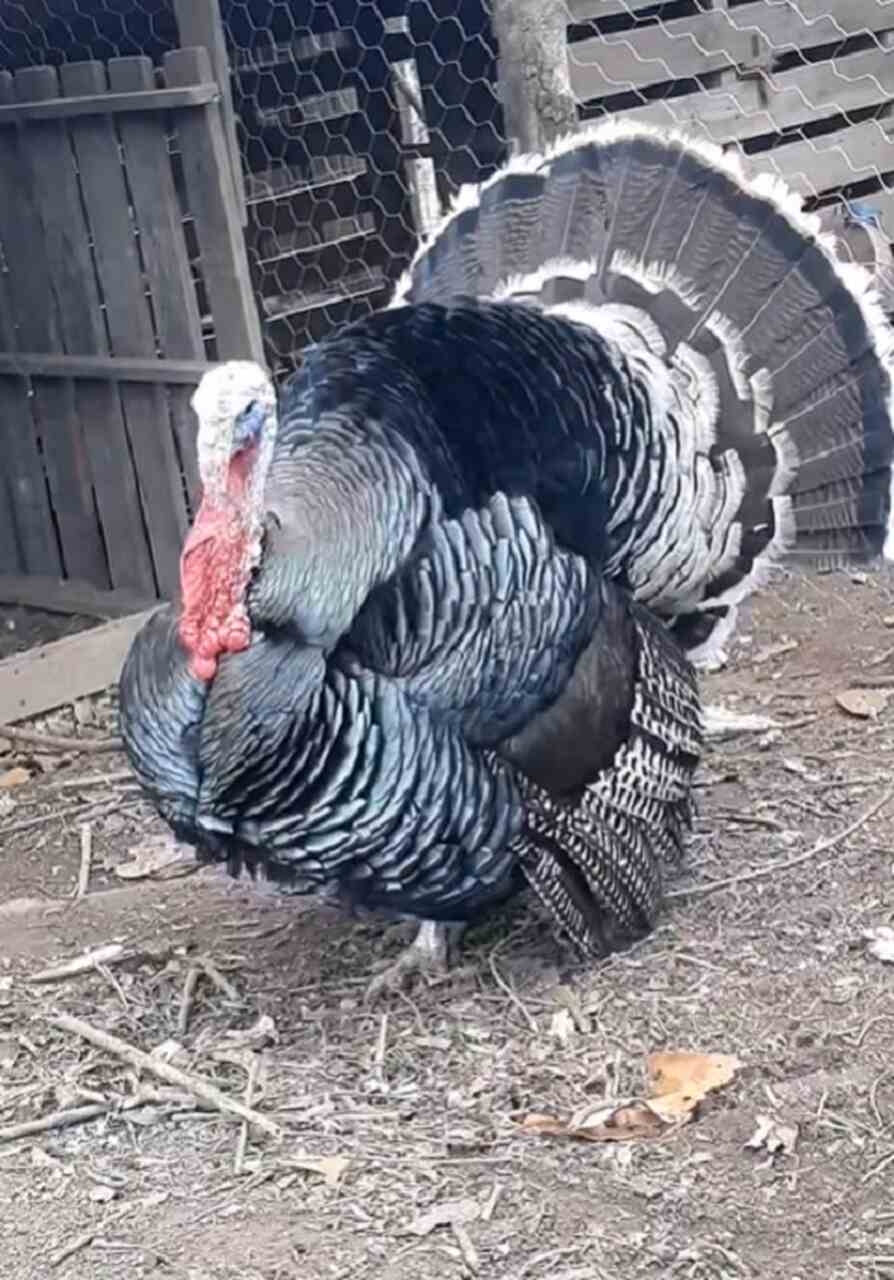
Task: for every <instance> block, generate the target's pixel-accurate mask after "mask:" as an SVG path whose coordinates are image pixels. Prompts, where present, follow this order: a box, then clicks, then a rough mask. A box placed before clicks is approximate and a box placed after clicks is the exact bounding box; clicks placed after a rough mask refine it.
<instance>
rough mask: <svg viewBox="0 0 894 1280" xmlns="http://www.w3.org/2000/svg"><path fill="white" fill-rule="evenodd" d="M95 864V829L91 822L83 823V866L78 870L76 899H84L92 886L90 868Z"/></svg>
mask: <svg viewBox="0 0 894 1280" xmlns="http://www.w3.org/2000/svg"><path fill="white" fill-rule="evenodd" d="M92 862H93V828H92V827H91V825H90V823H89V822H82V823H81V865H80V867H79V868H78V887H77V889H76V890H75V897H76V898H83V897H84V896H85V895H86V893H87V889H88V888H89V886H90V866H91V864H92Z"/></svg>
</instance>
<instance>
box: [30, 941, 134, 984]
mask: <svg viewBox="0 0 894 1280" xmlns="http://www.w3.org/2000/svg"><path fill="white" fill-rule="evenodd" d="M127 954H131V955H132V954H133V952H130V953H128V952H126V951H125V949H124V947H123V946H122V945H121V943H120V942H110V943H109V945H108V946H106V947H97V948H96V950H95V951H88V952H87V953H86V954H85V955H82V956H75V958H74V959H73V960H67V961H66V962H65V964H58V965H53V967H52V968H50V969H41V970H40V971H39V972H38V973H32V975H31V977H30V978H29V979H28V981H29V982H61V981H62V980H63V979H64V978H74V977H77V975H78V974H79V973H88V972H91V971H93V970H95V969H96V966H97V965H98V964H118V963H119V962H120V961H121V960H123V959H124V958H125V956H126V955H127Z"/></svg>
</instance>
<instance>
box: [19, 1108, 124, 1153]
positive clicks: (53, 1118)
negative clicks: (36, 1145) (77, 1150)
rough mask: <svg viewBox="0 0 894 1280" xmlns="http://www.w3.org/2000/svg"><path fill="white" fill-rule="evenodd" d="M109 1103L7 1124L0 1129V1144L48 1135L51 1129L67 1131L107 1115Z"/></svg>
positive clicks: (109, 1109) (55, 1112) (52, 1112)
mask: <svg viewBox="0 0 894 1280" xmlns="http://www.w3.org/2000/svg"><path fill="white" fill-rule="evenodd" d="M111 1110H112V1105H111V1103H108V1102H91V1103H88V1104H87V1105H86V1106H83V1107H71V1108H70V1109H69V1110H68V1111H51V1112H50V1114H49V1115H47V1116H40V1118H39V1119H37V1120H22V1121H21V1122H20V1123H19V1124H7V1125H4V1126H3V1128H2V1129H0V1143H3V1142H15V1140H16V1138H29V1137H31V1136H32V1135H33V1134H35V1133H49V1132H50V1130H51V1129H67V1128H68V1127H69V1126H70V1125H73V1124H84V1123H85V1121H87V1120H95V1119H96V1117H97V1116H104V1115H107V1114H108V1112H109V1111H111Z"/></svg>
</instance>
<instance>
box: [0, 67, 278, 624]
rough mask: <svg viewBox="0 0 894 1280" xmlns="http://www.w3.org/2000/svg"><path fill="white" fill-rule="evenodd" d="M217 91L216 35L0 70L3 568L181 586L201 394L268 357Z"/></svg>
mask: <svg viewBox="0 0 894 1280" xmlns="http://www.w3.org/2000/svg"><path fill="white" fill-rule="evenodd" d="M219 98H220V92H219V87H218V84H217V82H216V81H215V78H214V76H213V74H212V70H211V65H210V61H209V58H208V54H207V53H206V51H205V49H203V48H195V49H181V50H177V51H175V52H172V53H170V54H169V55H168V56H167V58H166V59H165V63H164V79H163V85H161V86H159V83H158V81H157V76H156V72H155V71H154V70H153V67H152V64H151V62H150V61H149V60H148V59H145V58H120V59H115V60H113V61H111V62H109V63H108V64H103V63H100V62H83V63H71V64H68V65H65V66H63V67H62V68H61V70H60V71H57V70H56V68H53V67H48V66H44V67H29V68H26V69H23V70H21V71H17V72H16V73H15V74H14V75H11V74H9V73H8V72H3V73H0V189H2V192H3V198H2V200H0V245H2V250H3V255H4V257H5V267H6V270H5V272H4V273H2V274H0V289H2V290H3V292H2V295H0V448H2V451H3V458H4V467H3V473H2V481H0V484H2V490H0V574H3V575H15V574H28V575H42V576H44V577H46V578H47V579H58V578H61V577H68V578H71V579H76V580H79V581H81V582H84V583H88V584H93V586H95V587H97V588H100V589H106V590H108V589H111V590H113V591H120V592H122V593H127V595H128V598H133V597H134V596H137V597H139V598H142V599H152V598H155V597H157V596H162V597H167V596H170V595H171V594H172V593H173V592H174V591H175V589H176V584H177V567H178V557H179V551H180V545H181V541H182V537H183V534H184V532H185V530H186V527H187V523H188V520H189V516H190V510H191V508H190V504H191V501H192V497H193V495H194V493H195V488H196V480H197V477H196V463H195V444H194V440H195V425H194V419H193V416H192V413H191V410H190V408H189V397H190V395H191V392H192V389H193V388H194V386H195V383H196V382H197V381H198V379H199V377H200V376H201V373H202V372H203V370H204V369H205V368H206V367H207V361H208V360H210V359H214V358H220V359H225V358H228V357H231V356H241V357H246V356H248V357H251V356H254V357H256V358H260V357H261V356H262V343H261V336H260V330H259V325H258V319H257V311H256V306H255V302H254V298H253V293H252V289H251V284H250V280H249V273H248V266H247V262H246V257H245V249H244V244H243V238H242V228H241V209H240V205H239V203H238V202H237V199H236V194H235V190H234V173H233V168H232V164H231V160H230V152H229V149H228V145H227V137H226V133H225V127H224V119H223V115H222V112H221V110H220V108H219V105H218V104H219ZM203 310H204V311H205V312H206V315H205V317H204V322H203V316H202V314H201V312H202V311H203Z"/></svg>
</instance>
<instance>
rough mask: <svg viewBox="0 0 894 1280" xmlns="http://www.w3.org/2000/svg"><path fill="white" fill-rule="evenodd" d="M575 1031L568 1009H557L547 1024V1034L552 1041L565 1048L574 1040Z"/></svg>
mask: <svg viewBox="0 0 894 1280" xmlns="http://www.w3.org/2000/svg"><path fill="white" fill-rule="evenodd" d="M576 1031H577V1028H576V1026H575V1025H574V1018H573V1016H572V1013H571V1010H570V1009H559V1010H558V1011H557V1012H556V1013H554V1014H553V1016H552V1021H551V1022H550V1024H549V1034H550V1035H551V1036H552V1038H553V1039H554V1040H558V1042H559V1044H560V1045H562V1046H563V1047H567V1046H568V1044H569V1043H570V1041H571V1040H573V1039H574V1035H575V1032H576Z"/></svg>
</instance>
